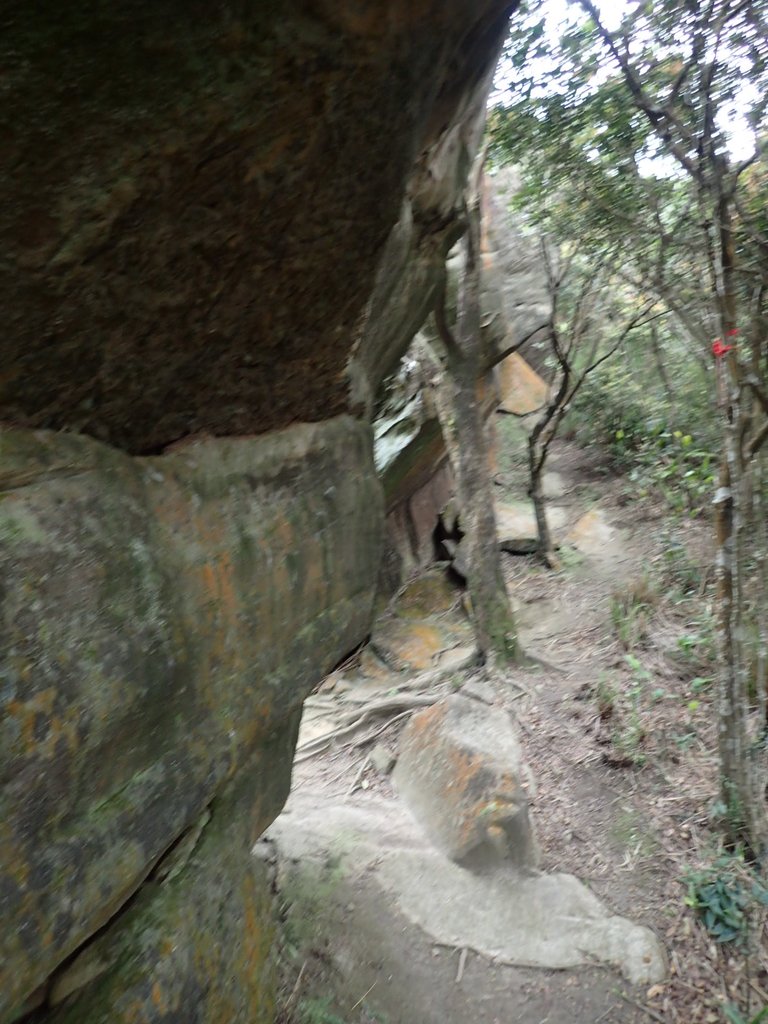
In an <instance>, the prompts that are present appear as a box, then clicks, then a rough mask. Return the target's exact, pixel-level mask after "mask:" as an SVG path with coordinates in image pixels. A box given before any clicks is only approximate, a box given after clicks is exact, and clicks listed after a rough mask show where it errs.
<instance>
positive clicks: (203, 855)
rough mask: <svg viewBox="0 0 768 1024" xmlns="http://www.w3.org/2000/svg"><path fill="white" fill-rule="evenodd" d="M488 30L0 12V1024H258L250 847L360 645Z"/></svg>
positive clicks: (193, 10) (277, 7) (320, 3)
mask: <svg viewBox="0 0 768 1024" xmlns="http://www.w3.org/2000/svg"><path fill="white" fill-rule="evenodd" d="M510 6H513V5H510V4H505V3H500V2H498V0H481V2H478V3H472V4H470V3H467V2H464V0H450V2H448V3H445V2H438V0H415V2H414V0H410V2H409V3H407V4H406V3H400V2H394V3H393V2H384V0H366V2H364V3H358V2H355V3H346V2H341V3H339V2H330V0H327V2H326V0H294V2H290V3H288V4H255V3H253V4H250V5H248V4H246V5H237V7H236V8H235V6H229V5H210V4H203V3H198V2H195V0H193V2H192V3H189V2H187V0H185V2H184V3H183V4H182V3H181V2H177V0H163V2H161V3H149V2H147V0H126V2H125V3H122V4H107V3H104V4H101V3H98V4H95V5H84V6H83V5H74V6H73V5H69V4H64V5H55V6H54V5H50V6H48V5H43V6H42V8H41V6H40V5H27V4H21V3H19V4H16V5H15V6H14V8H13V10H12V12H11V13H10V14H9V15H8V16H7V18H6V20H5V22H4V24H3V31H2V33H0V62H1V64H2V68H3V78H2V87H3V89H4V90H5V97H6V99H7V100H8V102H7V103H6V104H4V107H3V109H4V110H6V111H9V113H8V115H7V117H5V116H4V115H2V114H0V139H1V140H2V146H0V187H2V191H3V198H4V202H3V204H2V206H0V244H1V245H2V247H3V251H4V253H5V254H6V255H5V258H4V260H3V262H2V264H0V301H2V303H3V307H4V309H5V311H6V323H5V325H4V330H3V334H2V340H0V354H1V355H2V358H1V359H0V422H2V423H3V424H5V426H4V427H3V429H2V431H1V432H0V498H1V500H0V579H2V591H0V920H2V922H3V925H2V934H0V1024H7V1022H10V1021H14V1020H16V1019H18V1018H19V1017H20V1016H22V1015H23V1014H25V1013H27V1012H32V1013H33V1018H30V1019H34V1020H36V1021H37V1020H45V1021H62V1022H63V1021H67V1022H72V1024H74V1022H75V1021H77V1022H78V1024H79V1022H86V1024H87V1022H101V1021H104V1022H105V1024H106V1022H107V1021H109V1022H110V1024H128V1022H147V1024H149V1022H153V1024H154V1022H158V1024H159V1022H161V1021H162V1022H164V1024H171V1022H179V1024H181V1022H182V1021H183V1022H185V1024H188V1022H193V1021H195V1022H200V1024H213V1022H222V1024H224V1022H227V1024H240V1022H243V1024H246V1022H248V1024H261V1022H267V1021H272V1020H273V1016H274V1014H273V1008H272V1004H271V995H270V985H271V981H270V956H269V948H270V931H269V923H268V914H267V913H266V906H267V904H268V893H267V889H266V886H265V882H264V879H263V877H262V876H261V874H260V869H259V867H258V865H255V864H254V863H253V861H252V859H251V856H250V847H251V845H252V843H253V840H254V839H255V837H256V836H258V835H259V834H260V832H261V831H262V830H263V829H264V828H265V827H266V825H267V824H268V823H269V822H270V821H271V820H272V819H273V818H274V816H275V815H276V814H277V813H278V812H279V810H280V808H281V806H282V803H283V801H284V799H285V796H286V793H287V789H288V787H289V784H290V763H291V758H292V752H293V744H294V740H295V732H296V728H297V720H298V715H299V712H300V705H301V701H302V700H303V698H304V696H305V695H306V694H307V693H308V692H309V690H310V689H311V687H312V686H313V685H314V684H315V683H316V682H317V681H318V679H319V678H320V677H321V676H322V675H323V674H324V673H325V672H326V671H327V670H328V669H330V668H331V667H332V666H333V664H334V663H335V662H336V661H338V660H339V659H340V658H341V657H342V656H343V655H344V654H345V653H346V652H348V651H349V650H350V649H351V648H352V647H354V646H355V645H356V644H357V643H359V642H360V641H361V640H362V639H363V638H364V637H365V635H366V633H367V630H368V628H369V624H370V614H371V606H372V602H373V597H374V588H375V582H376V576H377V571H378V567H379V562H380V552H381V537H382V527H383V515H384V509H383V501H382V496H381V489H380V484H379V480H378V478H377V475H376V472H375V468H374V465H373V459H372V454H371V452H372V444H371V430H370V426H369V425H368V422H367V420H368V417H369V414H370V411H371V408H372V404H373V395H374V394H375V393H376V389H377V387H378V384H379V381H380V380H381V378H382V377H383V375H384V374H386V373H388V372H391V370H392V369H393V367H394V366H395V365H396V364H397V361H398V359H399V358H400V356H401V355H402V353H403V352H404V351H405V349H406V348H407V346H408V344H409V342H410V340H411V337H412V335H413V333H414V332H415V330H416V329H417V328H418V326H419V324H420V323H421V320H422V319H423V317H424V315H425V313H426V311H427V310H428V308H429V304H430V298H431V294H430V293H431V289H432V287H433V286H434V280H435V273H436V268H437V265H438V263H437V261H438V260H439V259H440V258H441V256H442V253H443V252H444V249H445V247H446V245H447V244H448V240H449V236H450V233H451V229H450V217H451V211H452V210H453V208H454V207H455V205H456V204H457V202H458V198H459V195H460V191H461V187H462V184H463V176H464V174H465V172H466V169H467V166H468V160H469V157H470V155H471V152H472V148H473V146H474V145H475V144H476V140H477V134H478V129H479V123H480V115H481V112H482V105H483V100H484V94H485V91H486V89H487V86H488V83H489V77H490V74H491V72H492V67H493V63H494V61H495V56H496V53H497V51H498V48H499V46H500V44H501V41H502V36H503V33H504V30H505V23H506V17H507V15H508V11H509V8H510ZM3 118H4V119H3ZM190 435H194V437H193V439H192V440H186V441H185V440H183V439H189V437H190ZM179 439H182V442H181V443H180V444H176V445H174V442H177V441H179ZM169 445H170V446H171V448H170V449H169V448H168V446H169Z"/></svg>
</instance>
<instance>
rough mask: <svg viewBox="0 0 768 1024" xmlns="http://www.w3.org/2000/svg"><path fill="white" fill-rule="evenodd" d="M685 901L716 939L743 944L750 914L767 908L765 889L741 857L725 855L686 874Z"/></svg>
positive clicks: (767, 896) (746, 934)
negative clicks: (686, 889)
mask: <svg viewBox="0 0 768 1024" xmlns="http://www.w3.org/2000/svg"><path fill="white" fill-rule="evenodd" d="M685 883H686V885H687V887H688V895H687V897H686V900H685V903H686V905H687V906H689V907H692V908H693V909H694V910H696V911H697V912H698V914H699V916H700V917H701V920H702V922H703V924H704V927H705V928H706V929H707V931H708V932H709V933H710V935H711V936H712V937H713V938H714V939H715V940H716V941H717V942H722V943H726V942H735V943H742V944H743V943H745V942H746V941H747V940H748V938H749V932H750V923H751V919H752V917H753V916H754V915H755V914H756V913H757V912H758V911H759V910H760V908H765V907H768V888H766V885H765V883H764V881H763V879H762V878H761V877H760V876H759V875H758V874H757V873H756V872H754V871H753V870H752V869H750V868H749V867H747V866H746V865H745V863H744V860H743V858H742V857H740V856H738V855H724V856H721V857H718V858H717V860H715V861H714V863H713V864H711V865H709V866H708V867H705V868H702V869H700V870H698V871H690V872H688V874H687V875H686V876H685Z"/></svg>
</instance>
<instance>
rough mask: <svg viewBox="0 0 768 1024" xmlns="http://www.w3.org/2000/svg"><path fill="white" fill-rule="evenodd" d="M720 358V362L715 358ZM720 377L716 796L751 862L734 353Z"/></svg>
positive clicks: (753, 771) (728, 287) (730, 314)
mask: <svg viewBox="0 0 768 1024" xmlns="http://www.w3.org/2000/svg"><path fill="white" fill-rule="evenodd" d="M723 185H724V183H723V182H722V181H721V182H720V196H719V201H718V204H717V214H718V217H717V228H718V235H719V237H718V238H717V243H718V255H719V264H720V266H719V278H720V279H719V282H718V285H719V287H718V290H719V298H720V311H721V315H720V320H721V329H722V332H723V339H724V340H726V339H727V337H728V335H729V334H731V333H732V332H734V331H736V329H737V324H736V292H735V286H734V269H735V267H734V263H735V256H734V246H733V231H732V224H731V208H730V200H729V199H728V197H727V196H726V194H725V191H724V187H723ZM720 358H721V357H718V359H720ZM720 372H722V373H723V376H724V377H725V389H724V390H725V394H724V395H723V396H722V401H721V405H722V410H723V413H724V415H723V442H724V445H723V446H724V451H723V459H722V463H721V467H720V478H719V481H718V490H717V494H716V496H715V502H714V504H715V537H716V545H717V556H716V565H717V583H718V585H717V612H718V614H717V636H718V648H719V655H720V694H719V715H718V740H719V752H720V791H721V799H722V802H723V804H724V806H725V809H726V819H725V824H726V837H727V839H728V840H729V842H730V843H731V844H732V845H734V846H736V845H739V844H742V845H745V846H746V847H747V848H748V849H749V850H751V852H752V853H753V854H754V855H755V856H759V855H760V853H761V852H762V851H763V850H764V848H765V846H766V824H767V821H766V813H765V798H764V794H763V793H761V792H759V788H760V787H758V784H757V782H758V778H759V777H760V772H759V771H758V770H757V769H758V765H757V763H756V762H755V760H754V758H753V755H754V754H755V753H756V750H754V749H753V744H752V742H751V739H750V729H749V688H748V685H747V676H748V673H747V658H746V650H745V621H744V581H743V569H744V517H745V515H748V513H749V510H748V505H749V500H748V498H749V492H750V479H749V473H750V466H749V464H748V462H745V453H744V451H743V444H744V438H745V434H746V432H747V428H748V425H749V421H750V419H751V417H750V414H749V410H748V409H747V407H746V401H747V395H746V393H745V389H744V382H743V380H742V373H741V368H740V365H739V362H738V358H737V356H736V353H735V351H730V352H729V353H728V354H727V356H726V358H725V360H724V365H722V367H721V371H720Z"/></svg>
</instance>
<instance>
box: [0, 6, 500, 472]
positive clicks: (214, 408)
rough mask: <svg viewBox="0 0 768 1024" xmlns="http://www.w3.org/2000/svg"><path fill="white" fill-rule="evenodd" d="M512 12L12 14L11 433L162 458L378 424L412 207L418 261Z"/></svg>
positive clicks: (1, 165) (5, 68) (167, 9)
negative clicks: (176, 447) (378, 346)
mask: <svg viewBox="0 0 768 1024" xmlns="http://www.w3.org/2000/svg"><path fill="white" fill-rule="evenodd" d="M515 6H516V4H515V3H509V2H501V0H473V2H469V0H448V2H446V0H408V2H405V0H394V2H386V0H367V2H360V0H303V2H302V0H295V2H289V3H282V4H278V3H275V2H269V3H256V2H251V3H240V4H237V5H234V4H227V5H215V4H210V3H204V2H202V0H183V2H182V0H122V2H117V3H114V2H109V3H108V2H106V0H98V2H94V3H90V4H85V5H81V4H71V3H70V4H67V3H65V4H49V3H43V4H27V3H22V2H20V0H17V2H15V3H12V10H11V11H10V13H9V12H8V11H7V9H6V13H5V14H4V17H3V24H2V31H1V32H0V67H1V68H2V78H1V79H0V84H1V85H2V89H3V91H4V103H3V108H2V110H3V111H4V113H3V112H0V189H1V190H2V194H3V198H4V202H3V204H2V206H1V207H0V248H1V250H2V252H3V258H2V260H0V302H2V306H3V309H4V312H5V322H4V326H3V332H2V340H1V341H0V422H5V423H12V424H14V425H18V426H25V427H35V428H40V427H42V428H50V429H56V430H61V429H64V430H69V431H75V432H79V433H85V434H90V435H91V436H93V437H95V438H97V439H99V440H101V441H106V442H107V443H109V444H111V445H113V446H116V447H119V448H122V449H123V450H125V451H128V452H130V453H134V454H136V453H140V454H147V453H156V452H159V451H161V450H163V449H164V448H165V447H166V446H168V445H169V444H171V443H172V442H174V441H176V440H178V439H180V438H184V437H188V436H190V435H197V434H212V435H248V434H255V433H262V432H265V431H268V430H274V429H278V428H282V427H285V426H286V425H288V424H290V423H293V422H296V421H305V422H307V421H309V422H311V421H318V420H322V419H326V418H329V417H331V416H334V415H337V414H339V413H342V412H345V411H351V412H353V413H356V412H359V411H361V408H362V407H363V405H364V401H363V399H361V398H360V387H359V386H358V387H357V388H356V389H353V394H352V396H351V395H350V387H349V383H348V362H349V356H350V352H351V351H352V350H353V348H354V347H355V345H356V344H357V345H358V346H359V343H360V338H361V334H362V331H363V326H364V323H365V311H366V309H367V308H368V306H369V301H370V297H371V294H372V290H373V286H374V281H375V279H376V274H377V269H378V268H379V266H380V258H381V255H382V252H383V250H384V247H385V243H386V242H387V239H390V247H391V245H392V238H393V235H392V232H393V230H394V226H395V225H396V223H397V221H398V218H399V217H400V216H401V214H402V211H403V200H404V196H405V195H406V194H410V195H411V196H412V197H413V199H412V201H411V204H410V208H409V211H408V216H409V218H410V220H411V222H412V223H414V224H415V225H416V228H415V229H412V230H411V231H410V235H409V237H410V238H411V243H412V240H413V237H417V239H418V238H421V237H422V236H423V235H424V234H425V233H428V232H429V230H430V229H431V225H430V223H429V222H430V218H431V217H432V216H433V215H434V216H435V218H436V220H437V222H439V216H438V214H439V211H431V210H430V209H429V208H428V207H429V203H430V202H431V200H430V191H429V190H430V187H431V177H430V176H432V177H433V176H434V174H433V170H434V169H433V168H430V166H429V162H428V161H426V162H425V161H424V159H423V154H425V153H430V152H431V153H434V152H436V151H437V149H438V148H439V146H440V143H441V140H445V139H450V138H451V136H452V133H453V134H454V135H455V132H456V130H457V125H459V124H460V123H462V121H466V119H467V112H468V110H469V109H470V107H471V104H472V103H473V102H476V101H477V98H478V96H482V93H483V92H484V90H485V88H486V85H487V81H488V76H489V73H490V71H491V70H492V67H493V64H494V63H495V60H496V56H497V53H498V50H499V47H500V45H501V41H502V39H503V36H504V32H505V25H506V20H507V18H508V15H509V13H510V11H511V9H512V8H514V7H515ZM420 157H422V159H421V162H420ZM414 168H416V170H414ZM419 176H421V177H420V179H419ZM442 188H443V194H442V199H443V200H445V182H444V181H443V183H442ZM451 188H453V190H454V191H455V190H456V188H460V182H459V181H458V180H457V182H453V183H451ZM449 192H450V188H449ZM443 212H444V211H443ZM411 243H409V244H411ZM406 248H407V247H406ZM411 248H412V244H411ZM422 269H423V268H422ZM428 286H429V282H428V281H427V282H425V286H424V287H422V286H421V285H419V286H418V288H419V289H420V291H421V293H422V294H421V299H420V301H421V305H422V306H423V304H424V292H425V289H427V290H428ZM417 305H418V303H417ZM417 326H418V325H417ZM406 333H407V332H406ZM408 340H409V339H408V338H404V339H403V341H402V345H403V346H404V345H406V344H407V341H408ZM386 361H387V362H388V363H389V364H391V361H392V353H391V352H390V353H388V355H387V360H386ZM363 362H364V366H363V370H362V371H361V372H363V373H365V372H367V371H368V369H369V368H371V367H373V368H374V369H375V370H376V372H377V373H379V372H381V368H380V367H379V363H380V362H381V360H380V359H378V358H377V357H376V353H375V352H372V351H371V346H370V345H369V346H368V351H367V353H366V356H365V359H364V360H363ZM376 383H377V381H375V380H374V381H369V382H367V383H366V384H365V385H364V386H363V391H370V390H371V389H375V386H376ZM358 385H359V382H358Z"/></svg>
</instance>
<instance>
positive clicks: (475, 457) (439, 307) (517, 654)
mask: <svg viewBox="0 0 768 1024" xmlns="http://www.w3.org/2000/svg"><path fill="white" fill-rule="evenodd" d="M478 216H479V214H478V211H477V210H476V209H473V210H471V211H470V215H469V222H470V223H469V227H468V230H467V233H466V234H465V236H464V248H465V255H466V262H465V267H464V273H463V275H462V280H461V287H460V295H459V304H458V325H457V336H454V334H453V332H452V331H451V329H450V327H449V326H448V323H447V319H446V311H445V284H443V287H442V288H441V289H440V290H439V294H438V297H437V301H436V305H435V324H436V326H437V333H438V336H439V338H440V340H441V342H442V343H443V347H444V350H445V357H446V375H447V380H446V381H445V384H444V385H443V386H444V389H445V390H444V394H446V395H447V402H442V401H441V402H439V405H440V406H441V407H443V408H441V411H440V419H441V421H442V426H443V429H444V430H445V432H446V433H447V434H448V435H449V437H448V440H449V450H450V452H451V456H452V460H453V462H454V470H455V473H456V479H457V484H458V491H459V501H460V504H461V526H462V530H463V532H464V540H463V541H462V545H464V546H465V547H466V552H467V558H466V564H467V588H468V590H469V597H470V601H471V603H472V618H473V623H474V629H475V637H476V640H477V645H478V647H479V648H480V651H481V653H482V654H483V655H484V656H485V658H486V660H487V661H489V662H491V663H496V664H499V663H501V664H503V663H506V662H510V661H517V660H518V659H520V658H521V657H522V652H521V650H520V647H519V644H518V641H517V631H516V628H515V622H514V617H513V615H512V609H511V607H510V603H509V597H508V595H507V590H506V585H505V583H504V577H503V575H502V571H501V558H500V550H499V542H498V536H497V532H496V516H495V513H494V504H493V490H492V485H491V478H490V457H489V456H490V452H489V448H488V442H487V436H486V431H485V422H484V415H483V401H482V378H483V374H484V371H485V366H486V365H487V361H486V359H485V353H483V351H482V335H481V330H480V287H479V266H478V244H477V242H478V234H479V223H478ZM446 405H447V406H448V408H447V409H446V408H444V406H446Z"/></svg>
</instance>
